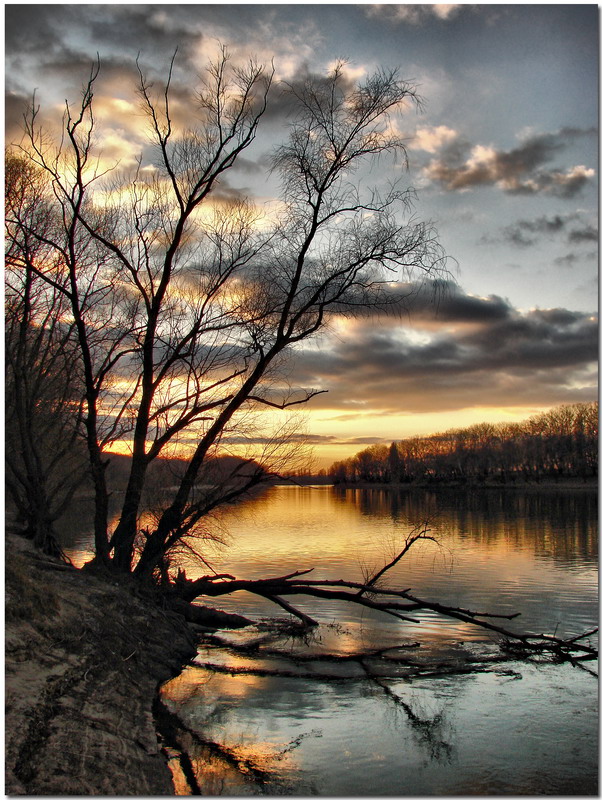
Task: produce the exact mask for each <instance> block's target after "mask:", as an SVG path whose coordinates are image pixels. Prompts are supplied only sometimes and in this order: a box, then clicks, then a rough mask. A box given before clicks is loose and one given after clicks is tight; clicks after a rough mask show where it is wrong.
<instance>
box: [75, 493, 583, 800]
mask: <svg viewBox="0 0 602 800" xmlns="http://www.w3.org/2000/svg"><path fill="white" fill-rule="evenodd" d="M214 525H215V526H216V527H215V529H214V530H215V532H217V533H220V534H221V535H224V536H227V537H228V540H229V547H228V548H226V549H223V550H219V549H217V550H215V551H214V552H211V553H210V556H211V558H212V563H213V566H214V567H216V569H217V570H218V571H219V572H227V573H232V574H234V575H236V577H239V578H257V577H269V576H277V575H284V574H287V573H290V572H293V571H295V570H298V569H309V568H312V569H313V572H312V573H311V575H310V576H309V577H311V578H313V579H316V580H318V579H335V578H345V579H349V580H361V579H362V577H363V576H364V575H365V574H370V573H371V572H373V571H374V570H375V569H378V568H379V567H381V566H382V565H383V564H384V563H385V562H386V561H388V560H390V558H391V556H392V554H393V553H394V552H396V551H397V550H399V549H400V546H401V545H402V544H403V542H404V541H405V539H406V537H407V536H408V535H409V534H410V533H411V531H412V530H414V529H415V528H416V526H424V525H426V526H427V527H428V528H429V535H432V536H433V537H435V538H436V539H437V542H436V543H434V542H431V541H424V542H419V543H417V544H416V545H415V546H414V547H413V548H412V549H411V550H410V552H409V553H408V554H407V555H406V556H405V557H404V559H403V560H402V561H401V562H400V563H399V564H398V565H397V566H396V567H395V568H394V570H393V571H392V572H391V574H390V576H389V578H388V583H389V585H391V586H396V587H398V588H402V589H407V588H410V587H411V589H412V594H413V595H416V596H418V597H420V598H423V599H425V600H431V601H436V602H439V603H443V604H445V605H450V606H461V607H463V608H469V609H472V610H476V611H485V612H494V613H513V612H520V616H519V617H518V618H516V619H514V620H512V621H511V622H502V624H503V625H504V626H505V627H507V628H509V629H511V630H515V631H519V632H524V631H529V632H531V633H550V634H554V633H556V634H557V635H559V636H571V635H577V634H580V633H583V632H584V631H587V630H590V629H591V628H593V627H595V626H596V624H597V619H598V605H597V586H598V583H597V529H598V523H597V498H596V494H595V492H586V491H581V492H570V491H567V490H559V491H554V490H551V491H537V492H521V491H519V490H509V491H505V492H504V491H497V490H487V491H475V492H452V491H439V492H428V491H410V490H408V491H401V492H397V491H393V490H378V489H347V490H341V489H337V488H334V487H290V486H276V487H273V488H271V489H269V490H268V491H267V492H265V493H264V494H263V495H261V496H259V497H256V498H254V499H253V500H250V501H247V502H246V503H243V504H240V505H237V506H234V507H231V508H229V509H227V510H226V511H224V512H223V513H222V514H221V515H220V517H219V519H217V520H216V521H215V522H214ZM71 544H72V548H73V549H72V552H73V553H74V554H77V555H78V556H80V557H83V554H84V553H85V549H86V548H85V543H84V541H83V540H82V541H78V542H75V541H74V542H72V543H71ZM205 572H206V568H205V567H203V566H202V565H198V566H195V565H194V564H193V563H192V562H189V563H188V564H187V573H188V574H189V575H190V576H191V577H192V576H194V575H195V573H196V574H202V573H205ZM287 599H289V600H290V601H291V602H292V603H293V604H294V605H296V606H297V607H298V608H300V609H302V610H303V611H304V612H306V613H308V614H310V615H311V616H312V617H314V618H315V619H317V620H318V621H319V622H320V626H319V628H318V629H317V631H316V632H315V633H314V634H313V635H312V636H311V637H306V638H305V639H303V638H299V637H298V636H296V635H294V631H291V629H290V628H289V627H288V626H287V625H286V624H285V622H284V621H285V620H290V617H289V615H288V614H286V613H285V612H283V611H282V610H281V609H279V608H278V607H277V606H274V605H273V604H270V603H268V601H265V600H263V599H261V598H257V597H255V596H252V595H249V594H247V593H242V592H241V593H238V594H237V595H232V596H230V597H224V598H220V599H219V602H217V601H216V602H215V606H216V607H219V608H223V609H224V610H230V611H238V612H240V613H243V614H245V615H246V616H249V617H251V618H252V619H254V620H256V621H257V624H256V625H254V626H253V627H251V628H247V629H244V630H242V631H238V632H236V631H233V632H227V633H226V632H220V633H219V634H215V635H207V636H205V637H204V639H203V641H202V642H201V644H200V646H199V651H198V656H197V658H196V660H195V663H194V664H193V665H191V666H189V667H187V668H186V669H185V670H184V671H183V672H182V673H181V675H179V676H178V677H177V678H175V679H174V680H172V681H170V682H168V683H167V684H165V685H164V687H163V689H162V693H161V697H162V701H163V705H164V707H165V708H167V709H168V710H169V711H170V712H172V714H174V715H176V716H177V719H178V720H179V724H180V729H179V733H178V750H174V751H173V757H172V759H171V760H170V764H171V766H172V771H173V773H174V779H175V783H176V787H177V790H178V792H179V793H181V794H190V793H191V786H192V787H193V789H194V790H195V791H197V790H198V791H201V792H202V793H203V794H214V795H217V794H223V795H230V796H232V795H234V796H239V795H248V794H293V795H312V794H320V795H331V796H332V795H337V796H384V795H396V796H424V795H491V794H493V795H499V794H506V795H540V794H551V795H596V794H597V764H598V741H597V730H598V723H597V681H596V678H595V673H594V670H597V665H596V663H595V662H584V663H583V664H582V666H571V665H570V664H566V663H565V664H557V663H552V662H551V661H548V660H545V659H543V660H540V661H539V662H537V663H536V662H534V661H530V662H525V661H520V660H516V659H515V658H513V657H512V655H511V654H509V653H508V652H507V651H503V650H500V647H499V637H498V636H496V635H494V634H489V633H488V632H487V631H484V630H483V629H479V628H476V627H472V626H469V625H466V624H464V623H461V622H458V621H452V620H444V619H441V618H440V617H437V616H436V615H434V614H433V613H425V614H422V615H421V616H420V623H419V624H410V623H406V622H402V621H400V620H397V619H395V618H393V617H388V616H385V615H382V614H378V613H377V612H374V611H371V610H368V609H363V608H361V607H356V606H351V605H350V604H345V603H341V602H340V601H330V602H325V601H324V600H318V599H315V598H305V597H296V598H287ZM267 617H279V618H281V619H282V620H283V623H282V627H281V629H280V630H278V631H276V632H274V627H273V625H271V624H267V623H266V621H265V618H267ZM384 648H389V650H387V652H386V653H384V654H382V655H379V656H375V655H373V654H371V653H372V651H374V650H375V649H381V650H382V649H384ZM583 667H585V669H584V668H583ZM592 673H594V674H592ZM181 751H185V755H184V756H182V755H181V754H180V752H181ZM191 773H194V777H193V778H192V783H191ZM186 775H188V778H187V777H186ZM195 784H196V785H195Z"/></svg>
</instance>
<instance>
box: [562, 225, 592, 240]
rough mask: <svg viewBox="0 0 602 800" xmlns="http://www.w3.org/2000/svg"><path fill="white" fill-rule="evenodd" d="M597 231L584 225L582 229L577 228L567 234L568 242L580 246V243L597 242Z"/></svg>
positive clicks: (590, 226)
mask: <svg viewBox="0 0 602 800" xmlns="http://www.w3.org/2000/svg"><path fill="white" fill-rule="evenodd" d="M597 241H598V230H597V228H594V226H593V225H586V226H585V227H583V228H577V229H575V230H573V231H571V232H570V233H569V242H573V243H574V244H581V242H597Z"/></svg>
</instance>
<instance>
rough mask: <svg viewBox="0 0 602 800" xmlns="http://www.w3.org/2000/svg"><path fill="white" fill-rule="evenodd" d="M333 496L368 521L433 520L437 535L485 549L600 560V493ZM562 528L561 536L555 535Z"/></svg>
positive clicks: (353, 492)
mask: <svg viewBox="0 0 602 800" xmlns="http://www.w3.org/2000/svg"><path fill="white" fill-rule="evenodd" d="M332 496H333V500H334V502H335V503H337V504H339V505H340V506H347V505H349V504H351V505H353V506H354V507H355V508H356V509H357V510H358V511H359V513H360V514H362V515H364V516H366V517H380V518H386V517H390V518H391V520H392V521H393V523H395V524H399V523H401V522H407V523H409V524H411V525H418V524H420V523H421V522H422V521H423V520H430V521H431V524H433V525H434V526H435V527H436V528H438V529H441V530H449V531H451V530H453V531H456V532H457V533H458V535H459V536H460V537H465V538H470V539H473V540H475V541H480V542H484V543H488V542H491V541H494V540H496V539H499V538H500V537H501V536H504V537H505V538H506V539H507V540H509V541H510V542H512V543H513V544H514V545H516V546H522V547H524V546H526V545H529V546H531V547H532V548H533V550H534V552H536V553H538V554H539V555H545V556H548V557H551V558H554V559H557V560H559V561H566V562H573V561H575V560H586V561H595V560H596V558H597V554H598V538H597V528H596V525H595V521H596V520H597V513H598V505H597V494H596V492H595V491H580V492H572V491H554V490H545V489H544V490H538V491H520V490H508V491H504V490H496V489H487V490H472V491H470V490H465V489H458V490H445V489H442V490H438V491H436V492H435V491H428V490H411V489H406V490H397V491H396V490H395V489H390V490H389V489H338V488H334V489H333V490H332ZM592 523H594V524H592ZM559 527H561V528H562V531H563V535H562V536H557V535H556V534H557V532H558V529H559Z"/></svg>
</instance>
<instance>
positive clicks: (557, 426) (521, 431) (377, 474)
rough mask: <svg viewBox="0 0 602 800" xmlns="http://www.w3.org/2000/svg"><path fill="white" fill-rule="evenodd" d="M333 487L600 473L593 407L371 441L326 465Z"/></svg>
mask: <svg viewBox="0 0 602 800" xmlns="http://www.w3.org/2000/svg"><path fill="white" fill-rule="evenodd" d="M328 474H329V476H330V477H331V479H332V480H333V482H334V483H396V484H397V483H438V482H453V483H489V482H490V483H502V484H503V483H513V482H516V481H521V482H523V481H526V482H535V483H537V482H539V481H541V480H542V479H550V478H552V479H555V480H556V479H560V478H580V479H582V480H587V479H590V478H596V477H597V475H598V403H578V404H575V405H566V406H560V407H558V408H554V409H552V410H551V411H548V412H546V413H545V414H540V415H538V416H536V417H531V418H530V419H528V420H525V421H524V422H518V423H498V424H489V423H486V422H484V423H480V424H478V425H472V426H471V427H469V428H461V429H454V430H449V431H446V432H445V433H439V434H434V435H433V436H424V437H423V436H417V437H414V438H412V439H403V440H401V441H399V442H392V443H391V445H390V446H387V445H384V444H375V445H372V446H371V447H367V448H366V449H365V450H362V451H361V452H360V453H358V454H357V455H355V456H353V457H352V458H348V459H346V460H345V461H337V462H336V463H334V464H333V465H332V467H330V469H329V472H328Z"/></svg>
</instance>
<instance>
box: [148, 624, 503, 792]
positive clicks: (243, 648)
mask: <svg viewBox="0 0 602 800" xmlns="http://www.w3.org/2000/svg"><path fill="white" fill-rule="evenodd" d="M205 645H206V647H205V648H204V650H203V652H204V656H205V658H206V659H207V660H206V661H204V663H203V664H198V662H197V666H195V667H194V668H193V669H194V670H195V671H196V670H198V671H199V672H200V673H201V675H202V674H205V675H211V674H213V675H214V676H215V678H216V679H217V681H218V685H217V686H215V687H214V689H215V697H216V699H217V702H218V707H217V708H216V711H217V713H215V714H213V713H212V712H210V714H209V715H208V716H205V717H204V718H203V719H200V718H199V719H195V715H194V714H192V715H190V714H188V713H186V707H187V706H188V703H187V702H186V701H184V703H182V698H181V697H180V698H179V700H180V702H178V693H177V692H176V694H174V696H173V697H172V696H170V693H169V688H168V686H167V687H166V688H165V689H164V692H163V700H162V702H161V708H160V713H159V714H157V720H158V724H159V729H160V730H161V732H162V734H163V736H164V739H165V742H166V744H167V745H168V746H169V747H171V748H172V749H174V750H175V752H176V755H175V756H173V757H174V758H176V759H177V761H178V767H179V770H180V771H181V772H182V774H183V775H184V776H188V777H186V781H187V784H188V790H187V791H186V792H185V793H187V794H194V793H196V792H195V782H196V786H197V787H198V790H199V792H202V793H203V794H207V793H209V794H219V793H222V792H223V793H227V794H233V793H239V791H242V789H245V791H244V792H243V793H245V794H246V793H248V792H249V791H251V793H260V794H272V793H279V794H281V793H289V794H290V793H296V794H297V793H299V792H300V790H301V789H303V791H304V793H308V792H309V793H315V787H313V786H306V785H303V786H301V784H300V781H302V780H303V773H302V769H301V768H300V765H299V764H295V761H294V759H295V756H294V753H295V751H296V750H297V749H298V748H300V747H301V746H302V745H303V742H304V741H305V740H307V739H315V738H320V737H321V736H322V731H321V730H318V729H312V730H310V731H305V732H302V733H301V734H299V735H297V736H296V737H295V738H293V739H292V740H291V741H289V742H288V744H286V745H284V746H282V745H281V746H274V744H273V743H272V744H269V743H268V742H264V741H262V740H261V736H258V735H256V734H249V733H245V732H244V731H243V730H242V728H241V724H240V720H238V718H237V719H236V721H233V720H229V719H228V716H229V713H230V711H231V710H232V706H231V705H230V703H229V702H228V701H227V700H226V696H227V691H226V693H224V690H225V689H227V684H225V683H224V684H223V685H222V683H221V681H227V680H228V678H227V677H226V676H228V675H229V676H248V677H249V678H260V681H257V680H252V681H251V682H250V683H249V684H248V685H245V687H244V688H245V691H244V692H243V694H242V695H241V692H240V687H238V689H237V690H236V691H235V692H234V695H233V696H235V697H236V699H237V706H241V705H242V706H244V708H245V709H253V708H261V709H264V710H265V709H267V708H279V707H282V706H284V707H286V708H289V709H291V712H290V713H291V714H292V713H293V712H292V709H294V708H295V707H296V706H297V711H296V712H295V714H294V716H295V720H296V723H297V724H298V723H299V721H300V720H303V719H304V717H305V716H306V715H307V716H308V721H309V719H311V718H312V711H313V712H320V711H323V710H324V709H327V708H330V707H331V705H332V703H333V700H334V699H335V698H333V697H332V695H331V690H332V691H336V692H340V691H342V690H343V687H344V686H348V687H350V688H351V687H357V688H356V689H352V691H353V692H354V693H355V692H358V693H359V694H358V696H362V695H364V694H365V690H370V687H372V689H374V687H378V690H379V691H382V699H383V700H384V701H386V702H387V703H390V704H391V705H390V708H391V709H392V710H393V712H394V715H395V716H394V719H393V726H392V727H393V729H394V730H398V731H399V732H400V733H401V732H403V731H407V732H409V734H410V735H411V737H412V739H413V740H414V743H415V745H416V746H417V748H418V750H419V752H421V753H422V754H423V756H424V757H425V759H426V760H427V761H436V762H440V763H445V764H451V763H452V761H453V760H454V759H455V749H454V744H453V740H454V738H455V736H456V731H455V728H454V726H453V725H452V723H451V721H450V719H449V714H448V707H449V704H450V702H451V701H450V699H449V697H447V698H446V699H442V700H441V701H440V702H439V701H437V707H436V708H434V709H433V708H428V707H427V706H426V705H425V703H424V698H417V697H416V696H413V695H414V694H415V692H413V687H412V679H413V678H417V679H419V680H420V682H421V683H422V682H423V681H424V680H430V679H431V678H435V679H436V678H439V679H441V678H446V679H454V678H456V677H459V676H466V675H471V674H476V673H479V672H491V671H493V672H496V673H499V672H500V670H501V669H503V663H505V662H507V661H509V660H513V659H509V658H508V657H507V656H506V655H504V654H501V653H499V652H495V653H494V652H493V651H492V652H491V653H489V652H487V653H485V652H483V653H481V654H480V655H475V654H471V652H470V651H469V650H462V651H461V652H460V650H458V649H456V650H454V651H453V653H452V652H451V651H450V653H448V655H447V656H445V655H444V654H443V653H441V654H440V657H439V660H438V661H435V662H432V660H431V657H432V655H433V654H430V655H429V654H428V653H427V654H426V656H425V654H423V653H422V650H418V649H417V646H416V645H408V646H405V647H404V646H397V647H388V648H384V649H382V650H373V651H366V652H364V651H358V652H355V653H347V654H344V655H339V654H333V653H324V652H322V653H315V652H313V653H312V652H308V651H307V649H305V650H304V649H303V648H301V647H300V646H299V643H297V644H296V646H291V642H290V639H287V638H286V637H282V638H281V640H280V642H277V641H276V640H275V639H274V637H266V636H265V635H264V634H262V635H260V636H259V637H258V638H256V639H255V640H251V641H243V642H241V643H240V644H238V643H236V642H235V641H230V640H225V639H223V638H222V637H220V636H218V635H213V636H211V637H207V640H206V641H205ZM212 653H213V655H214V658H213V659H212V658H211V656H212ZM224 656H226V657H225V658H224ZM228 656H229V657H228ZM241 656H244V661H243V659H241V658H240V657H241ZM213 662H215V663H213ZM506 672H507V673H508V674H512V675H515V674H517V673H514V672H512V670H506ZM177 680H178V679H176V681H177ZM291 680H292V681H293V682H294V683H293V685H291V682H290V681H291ZM307 681H311V682H312V683H318V684H322V685H323V686H324V688H325V689H326V687H329V689H327V690H326V692H325V693H321V692H317V693H315V695H314V700H313V702H312V701H311V700H310V698H309V697H308V694H307V693H306V692H301V685H299V683H298V682H303V683H305V682H307ZM193 683H194V681H193ZM463 685H464V684H463V683H462V682H460V684H457V685H456V684H454V697H455V698H457V697H458V696H459V695H460V694H462V691H463ZM204 686H205V687H207V686H208V684H207V683H206V682H205V681H204ZM336 687H338V688H336ZM300 694H302V700H301V702H300V703H299V702H298V698H299V695H300ZM369 696H371V697H374V696H375V695H374V694H373V691H370V695H369ZM376 696H377V697H378V695H376ZM295 697H296V698H297V702H296V705H295ZM430 697H432V695H431V696H430ZM283 698H284V700H283ZM207 699H208V698H207V697H206V696H204V695H203V696H200V697H198V702H199V703H207ZM308 703H309V705H308ZM332 707H335V706H332ZM218 709H219V710H218ZM252 716H253V715H252V714H251V717H252ZM189 717H190V719H189ZM400 722H402V723H403V724H400ZM164 728H165V730H164ZM215 736H217V737H219V741H215V740H214V739H213V738H212V737H215ZM236 737H238V739H236ZM374 744H375V745H376V742H374ZM366 746H367V747H368V746H369V743H368V741H367V742H366ZM172 766H173V765H172Z"/></svg>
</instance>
